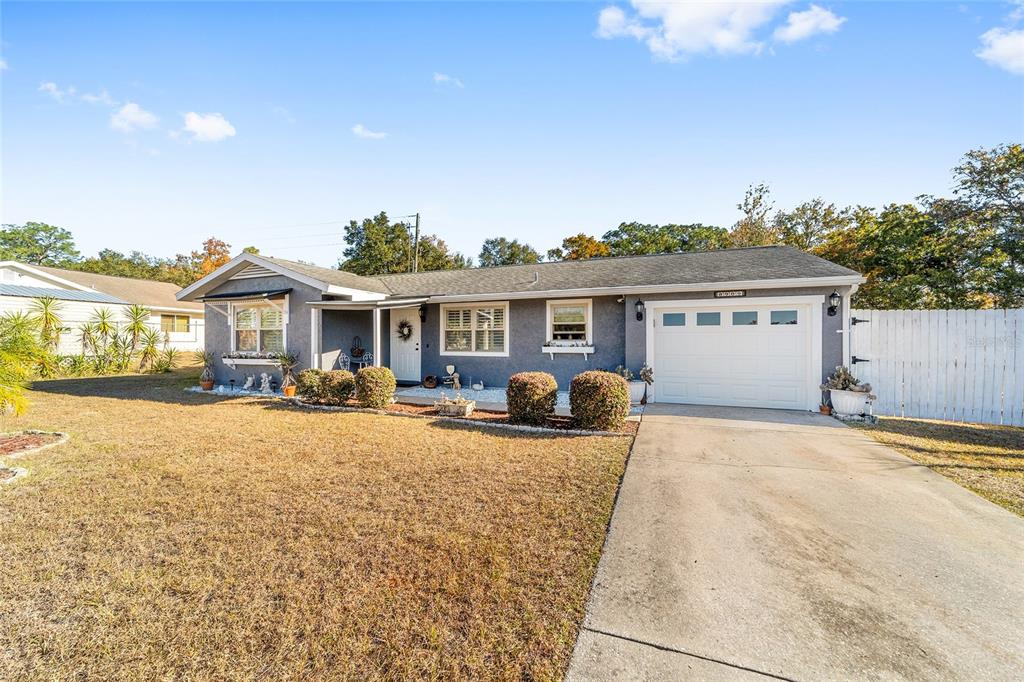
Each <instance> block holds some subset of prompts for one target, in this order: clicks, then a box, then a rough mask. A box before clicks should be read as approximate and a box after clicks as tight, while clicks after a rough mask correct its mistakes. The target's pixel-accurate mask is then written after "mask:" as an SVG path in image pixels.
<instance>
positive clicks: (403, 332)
mask: <svg viewBox="0 0 1024 682" xmlns="http://www.w3.org/2000/svg"><path fill="white" fill-rule="evenodd" d="M398 338H400V339H402V341H408V340H409V339H411V338H412V322H410V321H409V320H402V321H401V322H399V323H398Z"/></svg>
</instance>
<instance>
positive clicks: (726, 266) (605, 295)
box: [178, 247, 864, 409]
mask: <svg viewBox="0 0 1024 682" xmlns="http://www.w3.org/2000/svg"><path fill="white" fill-rule="evenodd" d="M863 281H864V279H863V278H862V277H861V276H860V275H859V274H858V273H856V272H854V271H852V270H849V269H847V268H844V267H841V266H839V265H836V264H834V263H830V262H828V261H826V260H823V259H821V258H818V257H817V256H813V255H811V254H808V253H805V252H803V251H799V250H797V249H794V248H791V247H762V248H749V249H727V250H722V251H708V252H698V253H676V254H665V255H657V256H630V257H624V258H597V259H592V260H586V261H562V262H556V263H540V264H535V265H515V266H505V267H492V268H476V269H466V270H442V271H434V272H423V273H416V274H403V275H386V276H380V277H362V276H359V275H354V274H352V273H348V272H342V271H339V270H332V269H328V268H321V267H317V266H313V265H307V264H304V263H296V262H293V261H287V260H282V259H279V258H270V257H266V256H257V255H253V254H248V253H243V254H241V255H239V256H237V257H236V258H234V259H232V260H231V261H230V262H228V263H226V264H225V265H223V266H221V267H220V268H218V269H217V270H215V271H214V272H212V273H211V274H209V275H208V276H206V277H204V278H203V279H201V280H199V281H198V282H196V283H195V284H193V285H191V286H189V287H187V288H185V289H183V290H182V291H181V292H179V293H178V298H179V299H181V300H182V301H202V302H204V303H205V304H206V309H207V318H208V324H207V327H206V348H207V349H208V350H210V351H212V352H213V353H214V354H215V355H217V356H220V357H222V358H223V359H222V360H221V361H220V362H218V364H217V370H216V372H217V381H218V383H227V381H228V380H230V379H234V380H235V381H236V382H237V383H239V384H241V382H242V381H244V378H245V376H246V375H250V374H259V373H261V372H266V371H269V372H273V370H274V363H273V361H272V360H268V359H260V358H254V357H251V356H252V355H253V354H258V353H264V354H271V353H273V352H277V351H281V350H284V349H287V350H289V351H292V352H298V353H299V354H300V356H301V360H302V365H303V366H307V367H310V366H311V367H316V368H321V369H332V368H336V367H339V366H342V365H343V364H344V360H345V357H344V356H349V357H351V356H352V355H353V353H352V352H351V348H352V347H353V345H354V339H355V337H359V339H360V341H361V346H362V347H364V348H365V349H366V351H367V352H368V353H371V354H372V363H373V364H376V365H384V366H387V367H390V368H391V369H392V370H393V371H394V372H395V375H396V377H397V378H398V379H399V381H402V382H409V383H419V382H420V381H421V379H422V378H423V377H424V376H425V375H428V374H432V375H436V376H443V375H444V374H445V373H446V366H448V365H454V366H455V368H456V370H457V371H458V372H459V374H460V376H461V377H462V381H463V384H464V385H466V386H468V385H469V382H470V379H472V380H473V381H483V382H484V383H485V384H486V385H488V386H505V384H506V382H507V380H508V377H509V376H511V375H512V374H514V373H516V372H521V371H527V370H541V371H545V372H550V373H551V374H553V375H554V376H555V378H556V379H557V381H558V385H559V387H561V388H563V389H567V388H568V386H569V382H570V380H571V379H572V377H573V376H575V375H576V374H578V373H579V372H582V371H584V370H588V369H612V368H614V367H616V366H617V365H624V366H626V367H628V368H630V369H631V370H633V371H634V372H636V371H638V370H639V369H640V367H641V366H642V365H644V364H645V363H646V364H649V365H651V366H652V367H653V369H654V377H655V382H654V385H653V387H652V390H650V391H649V392H648V395H649V398H650V400H654V401H662V402H682V403H703V404H713V405H746V406H763V407H778V408H791V409H816V407H817V405H818V403H819V401H820V398H821V392H820V391H819V388H818V386H819V384H820V383H821V381H822V379H823V377H825V376H826V375H827V374H829V373H830V372H831V371H832V369H833V368H834V367H835V366H836V365H839V364H845V363H846V362H847V358H848V354H849V350H848V343H847V339H848V336H849V334H848V333H844V332H846V331H847V325H848V317H849V314H848V311H849V299H850V295H851V294H852V293H853V292H854V291H855V290H856V288H857V286H858V285H859V284H860V283H861V282H863ZM830 308H831V309H830ZM403 323H405V324H403ZM410 327H411V328H410ZM400 328H404V329H405V330H406V331H407V332H408V334H407V335H405V334H402V333H400V332H399V329H400ZM232 355H235V356H236V358H231V357H230V356H232ZM246 355H248V356H249V357H238V356H246ZM224 356H227V357H224ZM352 369H355V367H353V368H352Z"/></svg>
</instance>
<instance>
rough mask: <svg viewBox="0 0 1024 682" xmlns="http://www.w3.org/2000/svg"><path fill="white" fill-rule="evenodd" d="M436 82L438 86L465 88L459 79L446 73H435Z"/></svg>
mask: <svg viewBox="0 0 1024 682" xmlns="http://www.w3.org/2000/svg"><path fill="white" fill-rule="evenodd" d="M434 82H435V83H437V84H438V85H451V86H453V87H456V88H463V87H465V86H464V85H463V84H462V81H461V80H459V79H458V78H455V77H453V76H449V75H448V74H446V73H437V72H436V71H435V72H434Z"/></svg>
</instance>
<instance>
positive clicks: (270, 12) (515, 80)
mask: <svg viewBox="0 0 1024 682" xmlns="http://www.w3.org/2000/svg"><path fill="white" fill-rule="evenodd" d="M0 13H2V15H0V18H2V28H0V38H2V42H0V53H2V59H3V62H2V64H0V66H3V67H6V68H3V69H2V70H0V79H2V85H0V96H2V103H0V110H2V121H0V133H2V155H0V160H2V164H3V165H2V168H0V180H2V190H0V199H2V202H3V203H2V207H0V217H2V220H3V222H5V223H11V222H13V223H21V222H24V221H27V220H40V221H45V222H50V223H53V224H57V225H61V226H63V227H66V228H68V229H70V230H71V231H72V232H73V233H74V235H75V237H76V240H77V242H78V244H79V246H80V248H81V249H82V251H83V252H84V253H86V254H92V253H95V252H96V251H98V250H99V249H101V248H104V247H109V248H114V249H117V250H120V251H125V252H127V251H131V250H135V249H137V250H141V251H144V252H147V253H150V254H153V255H161V256H170V255H173V254H174V253H176V252H184V251H188V250H191V249H193V248H196V247H197V246H198V245H199V243H200V242H201V241H202V240H203V239H204V238H206V237H208V236H210V235H216V236H218V237H220V238H223V239H225V240H227V241H228V242H230V243H231V244H232V245H233V246H234V249H235V250H236V251H238V250H240V249H241V248H242V247H243V246H246V245H249V244H254V245H256V246H258V247H260V248H261V249H262V250H263V251H264V252H265V253H268V254H271V255H280V256H282V257H288V258H302V259H305V260H310V261H313V262H316V263H319V264H322V265H333V264H334V263H335V262H336V261H337V259H338V257H339V255H340V252H341V249H342V246H341V245H340V242H341V241H342V240H341V236H340V231H341V224H340V221H347V220H348V219H350V218H362V217H365V216H368V215H371V214H374V213H376V212H378V211H380V210H386V211H388V212H389V213H391V214H393V215H402V214H409V213H413V212H415V211H420V212H421V213H422V215H423V227H424V230H426V231H427V232H434V233H437V234H438V235H439V236H441V237H442V238H443V239H445V240H446V241H447V242H448V243H449V244H451V245H452V246H453V247H455V248H456V249H458V250H460V251H462V252H463V253H466V254H467V255H472V256H475V255H476V254H477V253H478V252H479V248H480V243H481V242H482V240H483V239H484V238H486V237H490V236H507V237H510V238H511V237H518V238H520V239H523V240H525V241H527V242H529V243H531V244H533V245H534V246H535V247H537V248H538V249H541V250H546V249H547V248H550V247H552V246H555V245H556V244H557V243H558V242H559V241H560V240H561V238H562V237H563V236H566V235H569V234H574V233H577V232H580V231H583V232H588V233H590V234H594V235H596V236H600V235H601V234H602V233H603V232H605V231H606V230H608V229H611V228H613V227H615V226H616V225H617V224H618V223H619V222H621V221H629V220H639V221H645V222H660V223H664V222H704V223H711V224H719V225H723V226H729V225H731V224H732V223H733V222H734V221H735V220H736V218H737V215H738V214H737V211H736V208H735V204H736V203H737V202H738V201H739V200H740V199H741V198H742V196H743V192H744V189H745V188H746V187H747V186H748V185H749V184H751V183H756V182H766V183H768V184H769V185H770V186H771V187H772V190H773V193H774V196H775V199H776V205H777V206H779V207H784V208H785V207H791V206H793V205H795V204H797V203H799V202H801V201H803V200H806V199H811V198H813V197H816V196H821V197H824V198H825V199H827V200H828V201H834V202H836V203H839V204H854V203H860V204H867V205H881V204H884V203H889V202H904V201H911V200H912V199H913V198H914V197H915V196H916V195H918V194H921V193H933V194H942V193H946V192H948V188H949V185H950V173H949V170H950V168H951V167H952V166H953V165H955V164H956V163H957V161H958V159H959V157H960V156H961V155H962V154H963V153H964V152H965V151H967V150H968V149H971V148H974V147H979V146H991V145H995V144H998V143H1001V142H1010V141H1020V140H1022V139H1024V18H1022V17H1021V14H1022V10H1021V6H1020V5H1014V4H1009V3H965V4H957V3H953V2H942V3H926V2H912V3H882V2H864V3H842V2H837V3H826V2H819V3H809V2H789V3H785V2H777V3H762V4H756V5H742V4H741V3H717V4H716V3H710V4H705V5H703V6H695V5H693V4H691V5H690V6H689V7H687V6H685V5H675V6H670V7H669V9H668V10H667V11H666V10H664V7H662V8H658V7H650V6H645V5H642V4H639V3H638V4H637V5H636V6H634V5H632V4H630V3H629V2H624V3H618V4H615V3H582V2H574V3H560V4H547V3H524V4H519V3H479V4H472V3H451V4H435V3H414V4H401V3H376V4H355V3H351V4H348V3H313V4H291V3H289V4H274V3H229V4H211V3H183V4H157V3H115V4H91V3H74V4H55V3H38V4H23V3H11V2H5V3H3V5H2V6H0ZM445 76H446V77H447V78H445ZM331 221H334V222H331Z"/></svg>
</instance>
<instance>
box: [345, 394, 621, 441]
mask: <svg viewBox="0 0 1024 682" xmlns="http://www.w3.org/2000/svg"><path fill="white" fill-rule="evenodd" d="M345 407H359V403H357V402H356V401H355V400H349V401H348V402H347V403H345ZM387 411H388V412H402V413H405V414H417V415H420V416H423V417H438V416H440V415H438V414H437V410H436V409H435V408H434V406H433V405H415V404H412V403H392V404H391V405H389V406H388V407H387ZM449 419H466V421H474V422H491V423H494V424H511V423H512V422H511V421H509V418H508V413H507V412H493V411H490V410H473V414H472V415H470V416H469V417H449ZM639 425H640V424H639V422H636V421H627V422H626V423H625V424H623V425H622V428H621V429H618V430H617V431H613V432H612V433H625V434H631V435H635V434H636V431H637V428H638V427H639ZM541 426H544V427H545V428H549V429H561V430H565V431H571V430H575V429H580V426H579V425H577V424H576V423H575V422H574V421H573V419H572V417H557V416H556V417H548V420H547V422H546V423H545V424H542V425H541Z"/></svg>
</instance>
